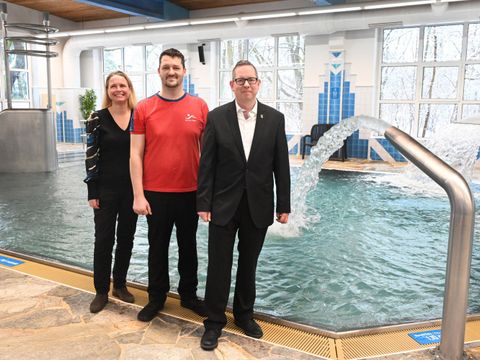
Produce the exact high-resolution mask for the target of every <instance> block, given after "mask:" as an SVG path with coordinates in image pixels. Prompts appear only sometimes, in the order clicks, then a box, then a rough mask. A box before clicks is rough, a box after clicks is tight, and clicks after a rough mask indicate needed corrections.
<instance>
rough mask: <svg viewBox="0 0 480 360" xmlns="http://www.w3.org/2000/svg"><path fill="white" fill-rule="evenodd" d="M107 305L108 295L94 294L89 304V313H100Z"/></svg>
mask: <svg viewBox="0 0 480 360" xmlns="http://www.w3.org/2000/svg"><path fill="white" fill-rule="evenodd" d="M107 303H108V294H96V295H95V298H94V299H93V301H92V302H91V303H90V312H91V313H94V314H95V313H97V312H99V311H102V310H103V308H104V307H105V305H107Z"/></svg>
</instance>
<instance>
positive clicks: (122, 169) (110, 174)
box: [84, 109, 133, 200]
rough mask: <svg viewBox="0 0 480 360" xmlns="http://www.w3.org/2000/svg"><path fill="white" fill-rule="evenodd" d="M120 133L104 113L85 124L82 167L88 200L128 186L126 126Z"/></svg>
mask: <svg viewBox="0 0 480 360" xmlns="http://www.w3.org/2000/svg"><path fill="white" fill-rule="evenodd" d="M132 116H133V111H132V113H131V116H130V122H129V124H128V126H127V128H126V129H125V130H124V129H121V128H120V127H119V126H118V125H117V123H116V122H115V120H114V119H113V117H112V115H111V114H110V111H108V109H102V110H98V111H95V112H93V113H92V115H90V118H89V119H88V120H87V122H86V134H87V151H86V160H85V166H86V171H87V177H86V178H85V180H84V181H85V182H86V183H87V186H88V200H90V199H98V198H99V194H100V192H103V191H108V192H117V191H123V189H125V187H128V188H131V182H130V166H129V161H130V125H131V122H132Z"/></svg>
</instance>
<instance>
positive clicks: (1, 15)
mask: <svg viewBox="0 0 480 360" xmlns="http://www.w3.org/2000/svg"><path fill="white" fill-rule="evenodd" d="M0 19H1V23H2V29H1V30H2V38H3V63H4V64H3V65H4V66H5V94H6V97H7V107H8V109H12V91H11V88H10V87H11V84H10V68H9V58H8V56H9V55H10V54H19V55H26V56H38V57H43V58H46V59H47V61H46V65H47V101H48V102H47V109H51V108H52V81H51V76H50V73H51V70H50V58H52V57H56V56H58V53H57V52H55V51H50V46H52V45H56V44H57V41H56V40H51V39H49V38H48V34H50V33H54V32H57V31H58V29H57V28H54V27H52V26H50V19H49V14H48V13H46V12H45V13H43V22H42V24H41V25H39V24H26V23H11V24H8V23H7V5H6V4H5V3H0ZM12 28H13V29H17V30H22V31H26V32H29V33H33V34H45V37H44V38H34V37H31V36H10V37H9V36H8V34H7V29H12ZM8 41H13V42H21V43H30V44H37V45H43V46H45V50H30V49H11V50H10V49H8V46H7V45H8Z"/></svg>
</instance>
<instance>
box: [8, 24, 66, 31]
mask: <svg viewBox="0 0 480 360" xmlns="http://www.w3.org/2000/svg"><path fill="white" fill-rule="evenodd" d="M5 27H6V28H12V29H17V30H23V31H26V32H30V33H33V34H45V33H47V34H50V33H55V32H58V29H57V28H54V27H52V26H49V25H39V24H25V23H10V24H5Z"/></svg>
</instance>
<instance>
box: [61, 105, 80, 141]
mask: <svg viewBox="0 0 480 360" xmlns="http://www.w3.org/2000/svg"><path fill="white" fill-rule="evenodd" d="M55 124H56V127H57V141H58V142H68V143H82V142H83V140H82V136H81V135H82V134H84V133H85V127H84V126H82V125H83V123H81V124H80V127H79V128H74V127H73V120H72V119H68V118H67V112H66V111H62V112H57V113H56V117H55Z"/></svg>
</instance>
